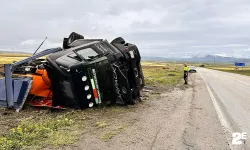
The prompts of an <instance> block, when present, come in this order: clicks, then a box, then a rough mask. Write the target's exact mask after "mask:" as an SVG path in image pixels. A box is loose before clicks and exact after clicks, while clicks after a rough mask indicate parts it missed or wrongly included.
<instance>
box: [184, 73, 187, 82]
mask: <svg viewBox="0 0 250 150" xmlns="http://www.w3.org/2000/svg"><path fill="white" fill-rule="evenodd" d="M184 81H185V83H184V84H188V72H187V71H184Z"/></svg>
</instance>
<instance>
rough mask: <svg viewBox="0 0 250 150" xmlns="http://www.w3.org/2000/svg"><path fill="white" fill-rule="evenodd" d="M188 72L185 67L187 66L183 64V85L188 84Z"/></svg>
mask: <svg viewBox="0 0 250 150" xmlns="http://www.w3.org/2000/svg"><path fill="white" fill-rule="evenodd" d="M188 70H189V68H188V66H187V64H186V63H185V64H184V81H185V83H184V84H188V82H187V81H188Z"/></svg>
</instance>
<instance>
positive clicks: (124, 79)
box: [0, 32, 145, 110]
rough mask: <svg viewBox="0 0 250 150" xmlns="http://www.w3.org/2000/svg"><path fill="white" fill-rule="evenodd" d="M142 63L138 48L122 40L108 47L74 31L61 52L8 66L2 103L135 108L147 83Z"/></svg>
mask: <svg viewBox="0 0 250 150" xmlns="http://www.w3.org/2000/svg"><path fill="white" fill-rule="evenodd" d="M41 56H46V57H45V58H44V59H41V58H40V57H41ZM140 62H141V57H140V52H139V50H138V48H137V46H136V45H135V44H131V43H127V42H126V41H125V40H124V39H123V38H121V37H118V38H116V39H114V40H113V41H112V42H110V43H109V42H108V41H107V40H105V39H85V38H84V36H82V35H80V34H78V33H75V32H72V33H71V34H70V35H69V37H67V38H64V39H63V46H62V48H60V47H59V48H54V49H48V50H45V51H42V52H40V53H37V54H34V55H33V56H31V57H29V58H27V59H25V60H22V61H19V62H14V63H13V64H5V65H4V70H5V73H4V76H5V78H2V79H1V80H0V86H1V87H4V86H5V88H1V90H0V102H1V103H0V104H1V105H6V106H7V107H12V108H13V107H14V108H16V109H18V110H19V109H21V108H22V107H23V105H24V104H30V105H32V106H46V107H52V108H67V107H70V108H77V109H78V108H80V109H83V108H89V107H95V106H100V105H113V104H120V105H129V104H135V103H136V102H137V101H139V100H140V96H141V95H140V91H141V90H142V88H143V87H144V85H145V83H144V76H143V72H142V68H141V64H140Z"/></svg>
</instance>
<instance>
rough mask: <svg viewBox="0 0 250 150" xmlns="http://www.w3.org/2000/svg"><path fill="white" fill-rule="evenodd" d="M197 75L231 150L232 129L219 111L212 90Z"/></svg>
mask: <svg viewBox="0 0 250 150" xmlns="http://www.w3.org/2000/svg"><path fill="white" fill-rule="evenodd" d="M199 74H200V75H201V77H202V79H203V80H204V82H205V85H206V87H207V90H208V93H209V95H210V98H211V100H212V102H213V105H214V108H215V110H216V113H217V115H218V118H219V120H220V123H221V126H222V128H223V129H224V132H225V133H226V137H227V140H228V144H229V147H230V149H233V148H234V146H233V145H232V137H231V135H232V133H233V129H232V127H231V126H230V125H229V123H228V122H227V120H226V117H225V116H224V114H223V112H222V110H221V108H220V105H219V104H218V102H217V100H216V98H215V96H214V94H213V92H212V90H211V89H210V87H209V86H208V84H207V82H206V80H205V79H204V77H203V76H202V74H201V73H199Z"/></svg>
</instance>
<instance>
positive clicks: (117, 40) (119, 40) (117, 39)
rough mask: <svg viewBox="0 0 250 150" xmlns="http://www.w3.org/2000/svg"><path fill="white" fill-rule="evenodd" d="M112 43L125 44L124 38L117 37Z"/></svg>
mask: <svg viewBox="0 0 250 150" xmlns="http://www.w3.org/2000/svg"><path fill="white" fill-rule="evenodd" d="M111 43H112V44H113V43H119V44H125V40H124V39H123V38H122V37H117V38H115V39H114V40H113V41H112V42H111Z"/></svg>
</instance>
